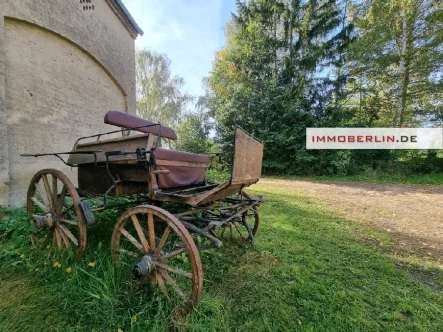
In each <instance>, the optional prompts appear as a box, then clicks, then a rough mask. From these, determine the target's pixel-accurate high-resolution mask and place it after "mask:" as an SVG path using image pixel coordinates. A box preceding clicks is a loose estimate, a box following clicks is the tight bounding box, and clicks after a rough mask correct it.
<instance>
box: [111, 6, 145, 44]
mask: <svg viewBox="0 0 443 332" xmlns="http://www.w3.org/2000/svg"><path fill="white" fill-rule="evenodd" d="M107 2H108V3H109V5H110V6H111V8H112V9H113V10H114V11H115V13H116V14H117V16H118V17H119V18H120V20H121V21H122V22H123V24H124V25H125V26H126V28H127V29H128V30H129V32H130V33H131V35H132V36H133V37H134V38H137V36H138V35H140V36H143V30H142V29H140V27H139V26H138V24H137V23H136V22H135V20H134V18H133V17H132V16H131V14H130V13H129V11H128V10H127V9H126V7H125V5H124V4H123V2H122V1H121V0H107Z"/></svg>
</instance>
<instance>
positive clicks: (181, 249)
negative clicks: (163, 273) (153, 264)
mask: <svg viewBox="0 0 443 332" xmlns="http://www.w3.org/2000/svg"><path fill="white" fill-rule="evenodd" d="M185 251H186V249H185V248H180V249H178V250H175V251H171V252H170V253H167V254H166V255H164V256H161V257H160V258H159V259H160V260H161V261H164V260H166V259H168V258H171V257H174V256H177V255H180V254H181V253H184V252H185Z"/></svg>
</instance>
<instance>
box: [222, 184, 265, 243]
mask: <svg viewBox="0 0 443 332" xmlns="http://www.w3.org/2000/svg"><path fill="white" fill-rule="evenodd" d="M242 196H243V197H244V198H246V199H250V196H249V195H248V194H246V193H245V192H244V191H242V193H241V195H236V196H234V197H232V198H235V199H241V197H242ZM236 205H237V203H235V202H229V201H227V202H225V205H224V207H223V209H220V210H219V211H218V213H219V214H220V215H221V217H222V219H226V218H230V217H232V216H233V215H234V214H235V212H236V210H237V209H238V208H237V207H234V206H236ZM230 206H233V208H232V209H230V208H229V207H230ZM259 224H260V217H259V214H258V210H257V207H255V206H254V207H252V208H250V209H248V210H246V211H244V212H243V213H241V214H240V215H238V216H236V217H234V218H232V219H231V220H230V221H229V222H227V223H226V224H224V225H222V226H220V227H219V228H218V230H217V232H216V234H217V236H218V237H219V238H220V239H222V240H223V239H227V238H228V239H229V238H230V239H239V240H241V241H242V242H245V243H249V244H252V245H254V244H255V243H254V236H255V234H256V233H257V230H258V226H259ZM251 235H252V236H251Z"/></svg>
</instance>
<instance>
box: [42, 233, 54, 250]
mask: <svg viewBox="0 0 443 332" xmlns="http://www.w3.org/2000/svg"><path fill="white" fill-rule="evenodd" d="M51 235H54V230H53V229H51V230H50V231H49V232H48V233H47V234H46V236H45V240H44V241H43V247H46V246H47V245H48V242H49V239H50V238H51Z"/></svg>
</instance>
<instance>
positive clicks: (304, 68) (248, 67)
mask: <svg viewBox="0 0 443 332" xmlns="http://www.w3.org/2000/svg"><path fill="white" fill-rule="evenodd" d="M237 8H238V14H237V15H234V16H233V19H232V20H231V21H230V22H229V24H228V27H227V45H226V47H225V48H224V49H223V50H221V51H220V52H218V54H217V57H216V60H215V62H214V66H213V70H212V72H211V75H210V77H209V86H210V89H211V92H212V95H211V97H212V103H211V107H213V110H214V114H215V118H216V129H217V140H218V141H219V142H220V143H221V144H223V146H224V147H225V148H226V149H227V150H229V149H232V145H229V143H230V142H232V140H233V133H234V129H235V127H236V126H241V127H242V128H244V129H245V130H246V131H248V132H250V133H252V134H253V135H255V136H257V137H258V138H260V139H261V140H263V141H264V142H265V151H264V160H263V166H264V169H265V171H268V172H278V173H288V172H291V173H309V172H312V171H314V170H315V171H321V170H323V171H326V169H327V167H325V165H322V164H321V163H319V162H318V161H319V158H318V157H319V155H321V154H322V153H323V154H324V152H316V151H307V150H306V148H305V128H306V127H310V126H315V125H318V124H320V123H322V119H323V118H324V117H325V115H324V114H326V113H328V111H327V110H328V107H329V105H330V100H331V99H332V96H333V94H332V92H331V91H332V90H333V88H334V87H335V85H334V83H335V80H336V79H334V78H329V77H323V76H322V75H321V73H322V71H323V68H324V67H328V66H331V65H332V64H331V63H332V60H333V59H334V56H335V55H334V56H333V54H334V52H333V50H334V49H337V48H340V45H341V44H342V43H343V42H344V41H345V38H339V37H336V35H337V34H338V33H340V32H341V25H340V23H341V20H340V18H341V17H340V8H339V6H338V4H337V2H336V1H335V0H321V1H314V0H308V1H302V0H277V1H268V0H251V1H248V2H241V1H238V2H237ZM345 27H346V28H347V25H346V26H345ZM343 36H344V34H341V35H340V37H343ZM340 77H341V75H340ZM337 103H338V101H337ZM328 167H329V166H328Z"/></svg>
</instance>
